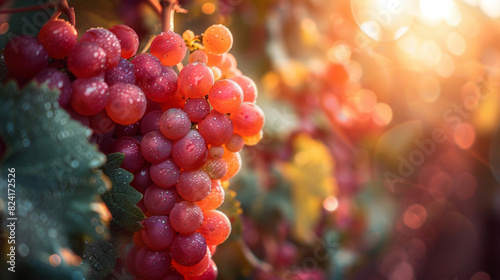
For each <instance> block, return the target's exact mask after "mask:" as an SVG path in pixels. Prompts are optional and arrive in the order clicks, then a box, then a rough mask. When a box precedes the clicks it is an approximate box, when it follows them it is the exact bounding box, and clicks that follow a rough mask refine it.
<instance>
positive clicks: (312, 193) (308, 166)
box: [284, 134, 337, 242]
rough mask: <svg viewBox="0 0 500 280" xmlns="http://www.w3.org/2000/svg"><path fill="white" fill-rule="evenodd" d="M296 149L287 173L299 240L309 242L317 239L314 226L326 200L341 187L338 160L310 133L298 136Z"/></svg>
mask: <svg viewBox="0 0 500 280" xmlns="http://www.w3.org/2000/svg"><path fill="white" fill-rule="evenodd" d="M293 148H294V155H293V159H292V161H291V162H290V163H285V166H284V168H285V170H284V171H285V172H284V174H285V176H286V177H287V178H288V180H290V182H291V183H292V191H291V193H292V202H293V205H294V209H295V224H294V225H293V232H294V234H295V237H296V238H297V239H299V240H302V241H306V242H308V241H312V240H313V239H314V235H313V229H314V227H315V226H316V224H317V222H318V220H319V218H320V215H321V207H322V203H323V200H324V199H325V198H326V197H328V196H330V195H334V194H335V192H336V190H337V182H336V180H335V178H334V177H333V175H334V173H333V172H334V165H335V162H334V159H333V158H332V156H331V155H330V152H329V151H328V149H327V148H326V147H325V145H324V144H323V143H321V142H319V141H316V140H314V139H312V138H311V137H309V136H308V135H305V134H302V135H299V136H297V137H296V138H295V140H294V143H293Z"/></svg>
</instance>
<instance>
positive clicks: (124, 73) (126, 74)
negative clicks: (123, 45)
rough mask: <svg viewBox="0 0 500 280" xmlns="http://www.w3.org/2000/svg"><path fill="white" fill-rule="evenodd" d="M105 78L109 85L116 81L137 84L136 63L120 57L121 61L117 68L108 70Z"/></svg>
mask: <svg viewBox="0 0 500 280" xmlns="http://www.w3.org/2000/svg"><path fill="white" fill-rule="evenodd" d="M104 79H105V81H106V83H107V84H108V85H109V86H112V85H114V84H116V83H129V84H135V71H134V65H133V64H132V63H131V62H130V61H128V60H126V59H123V58H120V62H118V65H116V67H115V68H113V69H110V70H107V71H106V74H105V77H104Z"/></svg>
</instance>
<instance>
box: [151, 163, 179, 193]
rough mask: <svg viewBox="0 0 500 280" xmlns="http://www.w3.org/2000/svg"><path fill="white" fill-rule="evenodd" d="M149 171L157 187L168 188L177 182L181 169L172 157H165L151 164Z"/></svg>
mask: <svg viewBox="0 0 500 280" xmlns="http://www.w3.org/2000/svg"><path fill="white" fill-rule="evenodd" d="M149 172H150V174H151V179H152V180H153V182H154V183H155V184H156V185H157V186H158V187H161V188H170V187H172V186H174V185H175V183H177V180H178V179H179V174H180V172H181V171H180V169H179V167H178V166H177V165H176V164H175V163H174V162H173V161H172V159H167V160H164V161H162V162H160V163H154V164H153V165H151V169H150V171H149Z"/></svg>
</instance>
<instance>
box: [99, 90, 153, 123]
mask: <svg viewBox="0 0 500 280" xmlns="http://www.w3.org/2000/svg"><path fill="white" fill-rule="evenodd" d="M106 112H107V113H108V115H109V117H110V118H111V119H112V120H113V121H115V122H116V123H119V124H121V125H129V124H133V123H136V122H138V121H139V120H140V119H141V118H142V116H144V112H146V96H145V95H144V93H143V92H142V90H141V89H140V88H139V87H137V86H135V85H132V84H126V83H117V84H114V85H112V86H111V87H110V88H109V101H108V104H107V105H106Z"/></svg>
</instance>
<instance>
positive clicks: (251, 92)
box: [231, 76, 257, 103]
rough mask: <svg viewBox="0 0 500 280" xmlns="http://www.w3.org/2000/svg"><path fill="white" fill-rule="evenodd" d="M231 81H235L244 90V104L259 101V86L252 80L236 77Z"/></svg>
mask: <svg viewBox="0 0 500 280" xmlns="http://www.w3.org/2000/svg"><path fill="white" fill-rule="evenodd" d="M231 80H233V81H235V82H236V83H237V84H238V85H239V86H240V87H241V89H242V90H243V102H254V103H255V100H256V99H257V86H256V85H255V83H254V82H253V81H252V79H250V78H248V77H247V76H235V77H232V78H231Z"/></svg>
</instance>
